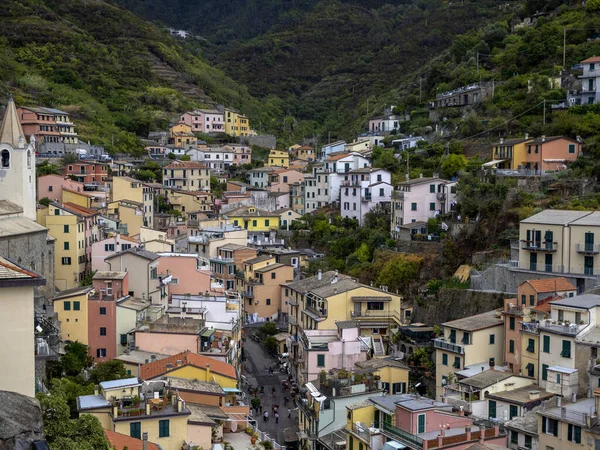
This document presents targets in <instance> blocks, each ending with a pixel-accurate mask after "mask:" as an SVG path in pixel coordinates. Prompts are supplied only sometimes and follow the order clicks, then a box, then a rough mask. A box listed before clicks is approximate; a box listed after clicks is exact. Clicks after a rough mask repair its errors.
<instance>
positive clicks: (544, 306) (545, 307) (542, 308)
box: [531, 295, 564, 314]
mask: <svg viewBox="0 0 600 450" xmlns="http://www.w3.org/2000/svg"><path fill="white" fill-rule="evenodd" d="M563 298H564V297H561V296H560V295H557V296H556V297H552V298H549V299H546V300H544V302H543V303H540V304H538V305H536V306H535V307H534V308H531V310H532V311H535V312H541V313H545V314H550V303H551V302H553V301H554V300H562V299H563Z"/></svg>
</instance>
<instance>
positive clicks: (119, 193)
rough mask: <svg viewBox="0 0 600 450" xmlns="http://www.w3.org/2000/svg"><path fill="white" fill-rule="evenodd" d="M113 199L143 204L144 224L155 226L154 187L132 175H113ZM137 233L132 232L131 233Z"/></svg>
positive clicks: (114, 200)
mask: <svg viewBox="0 0 600 450" xmlns="http://www.w3.org/2000/svg"><path fill="white" fill-rule="evenodd" d="M111 200H112V201H113V202H116V201H118V200H126V201H131V202H136V203H138V204H140V205H141V210H142V217H143V225H144V226H145V227H150V228H152V227H153V226H154V191H153V189H152V188H151V187H150V186H149V185H147V184H145V183H142V182H141V181H140V180H136V179H135V178H131V177H113V180H112V189H111ZM133 234H137V233H133V232H130V235H133Z"/></svg>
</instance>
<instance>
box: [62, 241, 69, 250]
mask: <svg viewBox="0 0 600 450" xmlns="http://www.w3.org/2000/svg"><path fill="white" fill-rule="evenodd" d="M63 250H69V242H68V241H67V242H63Z"/></svg>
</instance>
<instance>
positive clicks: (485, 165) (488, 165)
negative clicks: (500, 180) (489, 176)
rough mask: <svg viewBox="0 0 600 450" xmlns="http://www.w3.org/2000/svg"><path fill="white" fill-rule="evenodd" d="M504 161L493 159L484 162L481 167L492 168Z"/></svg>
mask: <svg viewBox="0 0 600 450" xmlns="http://www.w3.org/2000/svg"><path fill="white" fill-rule="evenodd" d="M504 161H506V159H495V160H493V161H490V162H486V163H485V164H482V165H481V167H494V166H496V165H498V164H500V163H501V162H504Z"/></svg>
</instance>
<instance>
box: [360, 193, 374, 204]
mask: <svg viewBox="0 0 600 450" xmlns="http://www.w3.org/2000/svg"><path fill="white" fill-rule="evenodd" d="M360 198H361V200H362V201H363V202H370V201H371V200H372V199H373V197H372V195H371V193H370V192H369V193H367V194H364V195H361V197H360Z"/></svg>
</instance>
